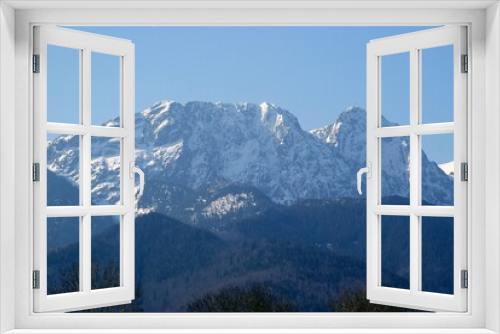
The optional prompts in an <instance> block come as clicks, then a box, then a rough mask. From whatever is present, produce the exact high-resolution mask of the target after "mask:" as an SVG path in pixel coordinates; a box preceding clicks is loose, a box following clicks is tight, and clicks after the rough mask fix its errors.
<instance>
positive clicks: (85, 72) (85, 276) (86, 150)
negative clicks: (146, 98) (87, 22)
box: [80, 48, 92, 293]
mask: <svg viewBox="0 0 500 334" xmlns="http://www.w3.org/2000/svg"><path fill="white" fill-rule="evenodd" d="M81 82H82V89H81V91H80V94H81V101H82V112H81V117H82V125H83V126H85V127H90V125H91V119H90V111H91V110H90V108H91V95H90V92H91V50H90V49H88V48H87V49H84V50H83V65H82V81H81ZM82 139H83V140H81V141H80V142H81V143H82V144H81V145H82V149H81V150H80V152H81V154H82V157H81V159H80V161H81V166H80V168H81V169H80V170H81V171H82V182H81V185H80V187H81V198H82V201H83V205H84V206H85V207H88V208H90V206H91V205H92V203H91V170H90V167H91V146H90V145H91V134H90V132H87V133H86V134H84V135H83V136H82ZM80 238H81V242H80V266H81V268H82V270H81V271H80V279H81V280H83V282H81V283H82V284H81V286H82V287H83V289H81V290H82V291H85V292H88V293H90V291H91V288H92V287H91V259H92V253H91V244H90V243H91V216H90V212H87V214H86V215H84V216H83V218H82V233H81V237H80Z"/></svg>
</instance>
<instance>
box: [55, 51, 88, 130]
mask: <svg viewBox="0 0 500 334" xmlns="http://www.w3.org/2000/svg"><path fill="white" fill-rule="evenodd" d="M47 122H54V123H71V124H79V123H80V50H78V49H70V48H65V47H61V46H54V45H47Z"/></svg>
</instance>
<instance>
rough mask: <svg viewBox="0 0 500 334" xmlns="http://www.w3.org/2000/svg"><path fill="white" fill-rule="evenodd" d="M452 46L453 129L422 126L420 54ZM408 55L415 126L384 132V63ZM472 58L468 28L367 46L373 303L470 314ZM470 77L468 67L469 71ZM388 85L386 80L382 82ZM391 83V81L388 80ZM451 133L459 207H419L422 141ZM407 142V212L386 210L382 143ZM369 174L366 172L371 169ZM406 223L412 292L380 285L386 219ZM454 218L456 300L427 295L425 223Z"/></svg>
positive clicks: (404, 208)
mask: <svg viewBox="0 0 500 334" xmlns="http://www.w3.org/2000/svg"><path fill="white" fill-rule="evenodd" d="M447 45H453V75H454V79H453V81H454V82H453V84H454V87H453V93H454V97H453V99H454V100H453V101H454V111H453V114H454V122H453V123H436V124H422V121H421V120H422V116H421V109H422V108H421V91H422V80H421V73H422V69H421V67H422V66H421V64H422V62H421V60H422V50H424V49H429V48H435V47H439V46H447ZM403 52H409V59H410V66H409V67H410V68H409V70H410V125H408V126H393V127H382V116H381V114H382V111H381V89H382V88H381V73H382V71H383V69H382V67H381V66H382V62H381V58H382V56H385V55H392V54H398V53H403ZM466 54H467V45H466V27H459V26H453V27H441V28H436V29H429V30H426V31H421V32H416V33H410V34H404V35H399V36H393V37H388V38H383V39H378V40H372V41H371V42H370V43H369V44H368V45H367V130H366V131H367V169H364V170H362V171H360V172H363V171H366V172H368V174H367V175H368V176H369V177H367V298H368V299H369V300H370V302H372V303H377V304H384V305H392V306H400V307H406V308H412V309H420V310H441V311H455V312H465V311H467V289H465V288H463V287H462V271H463V270H467V182H464V181H462V180H461V177H460V173H458V171H460V168H461V163H467V138H466V134H467V131H466V130H467V118H466V114H467V113H466V110H467V74H466V73H464V72H467V71H466V68H464V67H463V66H467V65H466V64H462V60H463V58H464V57H463V55H466ZM468 70H469V71H470V68H469V69H468ZM384 80H385V79H384ZM389 80H390V78H389ZM444 133H453V134H454V152H453V153H454V170H455V172H456V173H455V177H454V181H453V182H454V206H423V205H422V198H421V196H422V194H421V193H422V190H421V189H422V181H421V177H422V171H421V166H422V165H421V159H422V155H421V150H422V141H421V137H422V135H429V134H444ZM399 136H405V137H406V136H407V137H409V138H410V159H409V166H410V174H409V175H410V179H409V185H410V205H382V198H381V197H382V187H381V175H382V172H381V160H382V159H381V146H382V138H388V137H399ZM368 169H369V170H368ZM383 215H384V216H385V215H393V216H406V217H409V230H410V232H409V233H410V240H409V242H410V245H409V253H410V262H409V271H410V273H409V281H410V282H409V289H408V290H406V289H397V288H390V287H384V286H382V260H381V257H382V216H383ZM426 216H427V217H428V216H431V217H453V218H454V231H453V247H454V248H453V255H454V259H453V294H439V293H431V292H425V291H423V289H422V241H421V240H422V229H421V226H422V217H426Z"/></svg>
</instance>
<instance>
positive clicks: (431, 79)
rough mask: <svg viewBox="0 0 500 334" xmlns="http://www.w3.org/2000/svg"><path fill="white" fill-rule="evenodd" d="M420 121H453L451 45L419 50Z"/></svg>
mask: <svg viewBox="0 0 500 334" xmlns="http://www.w3.org/2000/svg"><path fill="white" fill-rule="evenodd" d="M421 57H422V93H421V94H422V123H423V124H427V123H442V122H453V105H454V104H453V103H454V101H453V96H454V95H453V80H454V79H453V65H454V64H453V45H447V46H440V47H437V48H431V49H423V50H421Z"/></svg>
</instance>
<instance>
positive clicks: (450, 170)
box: [439, 161, 455, 176]
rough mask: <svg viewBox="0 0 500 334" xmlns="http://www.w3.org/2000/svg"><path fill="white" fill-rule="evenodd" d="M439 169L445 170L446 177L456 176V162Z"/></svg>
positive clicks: (443, 165) (445, 164) (440, 166)
mask: <svg viewBox="0 0 500 334" xmlns="http://www.w3.org/2000/svg"><path fill="white" fill-rule="evenodd" d="M439 168H441V169H442V170H443V172H445V174H446V175H450V176H453V175H455V162H454V161H450V162H446V163H444V164H440V165H439Z"/></svg>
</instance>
